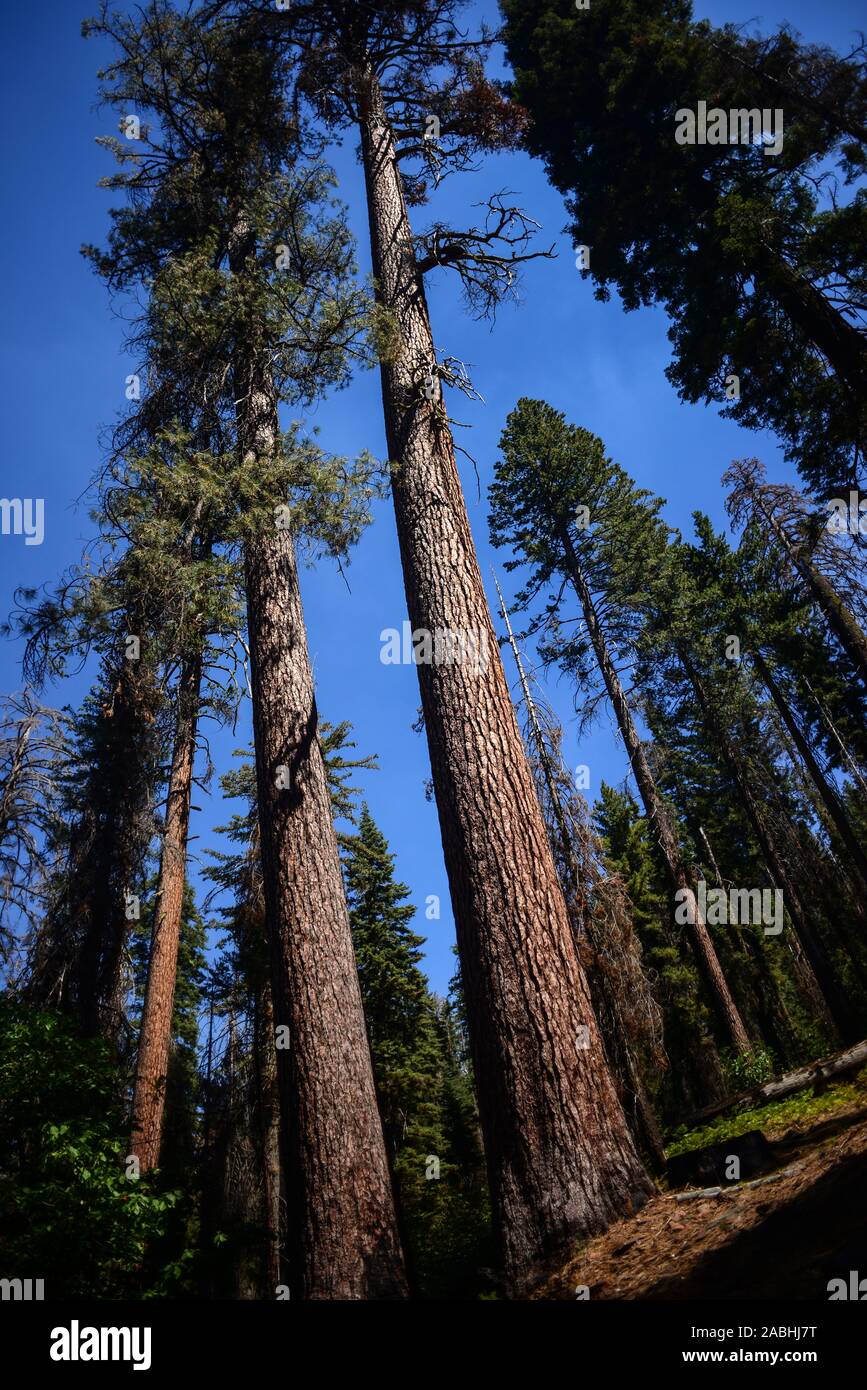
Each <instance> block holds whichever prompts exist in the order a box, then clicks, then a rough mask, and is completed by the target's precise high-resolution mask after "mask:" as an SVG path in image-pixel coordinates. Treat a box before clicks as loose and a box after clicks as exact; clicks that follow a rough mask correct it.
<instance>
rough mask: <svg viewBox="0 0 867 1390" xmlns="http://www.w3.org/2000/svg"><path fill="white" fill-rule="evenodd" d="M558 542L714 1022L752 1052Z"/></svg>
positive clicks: (585, 590)
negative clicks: (682, 903)
mask: <svg viewBox="0 0 867 1390" xmlns="http://www.w3.org/2000/svg"><path fill="white" fill-rule="evenodd" d="M560 540H561V543H562V545H563V548H564V552H565V555H566V566H567V571H568V574H569V578H570V580H571V581H572V586H573V588H574V589H575V593H576V594H577V596H578V602H579V603H580V605H581V610H582V612H583V614H584V621H585V623H586V625H587V631H588V634H589V636H590V641H591V643H592V645H593V651H594V653H595V656H596V661H597V663H598V665H599V669H600V671H601V673H602V679H603V681H604V682H605V689H606V690H607V692H608V698H609V699H610V701H611V705H612V708H613V710H614V716H615V718H616V720H617V726H618V728H619V729H620V733H621V736H622V738H623V744H624V747H625V749H626V756H627V757H628V758H629V765H630V767H631V768H632V774H633V776H634V778H635V781H636V785H637V787H638V793H639V796H640V797H641V801H642V804H643V806H644V810H645V814H646V815H647V819H648V823H649V825H650V829H651V833H652V835H653V837H654V839H655V840H656V843H657V845H658V846H659V850H660V853H661V855H662V860H663V865H664V868H665V874H666V878H667V880H668V887H669V891H670V893H671V894H672V896H673V897H674V895H675V894H677V893H680V894H681V895H683V894H686V895H687V897H688V901H689V905H690V908H691V912H690V914H689V916H690V918H691V921H689V923H688V931H689V939H690V942H691V944H692V947H693V950H694V952H695V956H696V960H697V962H698V966H699V969H700V971H701V974H702V978H703V980H704V982H705V986H706V988H707V991H708V995H709V997H710V1000H711V1002H712V1004H713V1007H714V1011H715V1013H716V1016H717V1019H718V1020H719V1023H720V1025H721V1026H722V1028H723V1029H724V1030H725V1034H726V1037H727V1038H728V1040H729V1042H730V1043H731V1045H732V1047H733V1048H734V1049H735V1051H736V1052H749V1051H750V1047H751V1044H750V1039H749V1035H748V1034H747V1030H746V1028H745V1027H744V1022H743V1019H742V1018H741V1016H740V1012H739V1010H738V1007H737V1004H736V1003H735V1001H734V999H733V997H732V992H731V990H730V989H729V987H728V981H727V980H726V977H725V974H724V972H723V968H722V966H721V965H720V962H719V957H718V955H717V953H716V949H715V947H714V944H713V940H712V939H711V935H710V932H709V931H708V928H707V923H706V922H705V920H704V917H703V915H702V912H701V908H700V907H699V903H698V900H697V898H696V895H695V890H694V886H693V884H692V883H691V882H690V879H689V875H688V874H687V871H686V865H685V864H684V862H683V857H682V855H681V853H680V849H679V847H678V844H677V841H676V839H675V837H674V833H673V831H672V829H671V824H670V822H669V818H668V813H667V811H666V809H665V806H664V805H663V801H662V797H661V796H660V795H659V790H658V788H657V785H656V779H655V778H654V776H653V773H652V772H651V769H650V764H649V763H648V761H647V756H646V754H645V752H644V748H643V746H642V743H641V739H640V738H639V736H638V730H637V729H636V727H635V721H634V720H633V718H632V711H631V710H630V708H629V702H628V700H627V698H626V694H625V692H624V689H623V686H622V684H621V682H620V677H619V676H618V674H617V669H616V667H615V665H614V662H613V661H612V659H611V653H610V652H609V650H608V643H607V642H606V640H605V634H604V632H603V631H602V625H601V623H600V622H599V617H598V614H597V612H596V605H595V604H594V602H593V595H592V593H591V591H590V587H589V585H588V584H587V581H586V579H585V577H584V572H583V570H582V568H581V563H580V561H579V559H578V556H577V554H576V553H575V548H574V546H573V545H572V542H571V539H570V537H569V534H568V531H567V530H566V528H565V527H564V528H562V529H561V531H560Z"/></svg>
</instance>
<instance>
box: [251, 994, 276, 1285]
mask: <svg viewBox="0 0 867 1390" xmlns="http://www.w3.org/2000/svg"><path fill="white" fill-rule="evenodd" d="M253 1045H254V1047H255V1050H256V1053H255V1065H256V1090H257V1097H256V1109H257V1113H258V1119H259V1149H260V1163H261V1169H262V1208H263V1218H264V1223H263V1224H264V1226H265V1232H266V1234H265V1249H264V1253H263V1260H262V1284H263V1289H264V1297H266V1298H274V1297H276V1290H277V1285H278V1284H279V1283H280V1100H279V1092H278V1082H277V1050H276V1047H275V1044H274V1008H273V1005H272V1003H271V986H270V983H269V982H268V981H267V980H263V982H262V986H261V989H260V991H259V994H258V996H257V1000H256V1018H255V1028H254V1043H253Z"/></svg>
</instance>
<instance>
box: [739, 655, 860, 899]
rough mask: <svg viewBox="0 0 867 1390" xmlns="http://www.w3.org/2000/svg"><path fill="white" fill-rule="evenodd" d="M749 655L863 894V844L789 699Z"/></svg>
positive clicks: (760, 659)
mask: <svg viewBox="0 0 867 1390" xmlns="http://www.w3.org/2000/svg"><path fill="white" fill-rule="evenodd" d="M752 658H753V664H754V666H755V668H756V670H757V671H758V673H759V676H760V678H761V680H762V682H763V683H764V685H765V688H766V689H767V692H768V694H769V695H770V697H771V699H772V700H773V702H774V704H775V705H776V707H777V710H778V711H779V715H780V718H781V719H782V721H783V724H784V725H785V727H786V729H787V730H788V733H789V735H790V737H791V739H792V742H793V743H794V745H795V747H796V748H797V750H798V753H799V754H800V757H801V760H802V761H803V763H804V766H805V767H806V769H807V771H808V773H809V774H810V778H811V780H812V783H813V786H814V787H815V789H816V791H817V792H818V793H819V796H820V798H821V801H822V804H823V806H824V807H825V810H826V811H827V813H828V816H829V818H830V820H831V822H832V824H833V827H834V829H835V830H836V832H837V834H838V835H839V836H840V839H841V841H842V842H843V844H844V845H845V846H846V849H847V850H848V852H849V857H850V859H851V862H852V868H853V870H854V872H855V875H856V879H857V886H858V889H859V891H860V893H861V895H862V896H863V895H864V894H867V854H865V852H864V849H863V846H862V845H861V842H860V841H859V839H858V837H857V835H856V834H855V831H854V830H853V828H852V823H851V821H850V820H849V817H848V816H847V815H846V811H845V809H844V807H843V805H842V803H841V801H840V798H839V797H838V796H837V793H836V791H835V790H834V788H833V787H832V786H831V784H830V783H829V782H828V779H827V778H826V776H825V774H824V772H823V771H822V769H821V767H820V766H819V763H818V761H817V760H816V757H815V756H814V754H813V750H812V748H811V747H810V745H809V743H808V742H807V740H806V739H805V738H804V735H803V733H802V732H801V728H800V726H799V724H798V721H797V720H796V718H795V716H794V714H793V713H792V710H791V708H790V706H789V702H788V700H787V699H786V697H785V695H784V694H783V692H782V690H781V689H780V687H779V685H778V684H777V682H776V680H775V679H774V676H773V673H772V672H771V669H770V667H769V666H768V664H767V662H766V661H765V659H764V657H763V656H762V654H761V652H760V651H758V650H756V651H754V652H753V653H752Z"/></svg>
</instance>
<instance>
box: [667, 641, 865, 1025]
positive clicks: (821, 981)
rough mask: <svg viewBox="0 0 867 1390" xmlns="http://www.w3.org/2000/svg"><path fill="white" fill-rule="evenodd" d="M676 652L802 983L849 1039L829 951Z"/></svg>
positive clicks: (848, 1014) (689, 669)
mask: <svg viewBox="0 0 867 1390" xmlns="http://www.w3.org/2000/svg"><path fill="white" fill-rule="evenodd" d="M678 656H679V658H680V661H681V664H682V666H683V668H684V670H685V671H686V673H687V675H688V676H689V679H690V683H691V684H692V687H693V690H694V691H695V693H696V697H697V699H698V703H699V706H700V708H701V710H702V713H703V715H704V719H705V723H706V725H707V728H708V731H709V732H710V733H711V734H712V736H713V737H714V739H715V741H716V743H717V746H718V748H719V749H720V752H721V753H722V755H723V758H724V760H725V763H726V765H727V767H728V769H729V771H730V773H731V776H732V780H733V781H734V783H735V786H736V787H737V789H738V795H739V796H740V799H741V803H742V805H743V807H744V810H745V811H746V813H747V817H748V819H749V821H750V824H751V825H752V827H753V830H754V832H755V836H756V839H757V840H758V843H759V848H760V849H761V852H762V857H763V859H764V861H765V864H766V865H767V868H768V872H769V873H770V876H771V879H772V881H773V883H774V884H775V886H776V887H777V888H779V889H780V890H781V891H782V894H783V904H784V907H785V910H786V911H787V912H788V914H789V918H790V920H791V923H792V926H793V927H794V929H795V935H796V937H797V938H798V942H799V943H800V946H801V947H802V949H803V955H804V956H805V957H806V961H805V962H802V973H803V976H804V983H805V984H806V985H807V986H808V988H809V989H810V992H811V993H812V994H813V997H814V999H815V1000H816V1002H817V1004H818V1005H819V1007H820V1009H821V1010H822V1012H823V1013H824V1015H825V1017H826V1018H827V1019H828V1021H829V1022H830V1024H831V1027H832V1029H834V1030H837V1031H839V1033H840V1036H841V1037H842V1038H843V1041H844V1042H851V1041H853V1040H854V1039H855V1038H856V1037H858V1036H859V1035H860V1029H859V1023H858V1020H857V1017H856V1015H855V1013H854V1011H853V1010H852V1007H851V1005H850V1004H849V1001H848V999H847V998H846V995H845V992H844V991H843V989H842V987H841V985H840V982H839V981H838V979H837V977H836V974H835V972H834V969H833V966H832V964H831V961H830V960H829V958H828V954H827V952H826V950H825V948H824V946H823V944H822V942H821V940H820V939H819V937H818V935H817V933H816V931H815V930H814V928H813V926H812V923H811V922H810V919H809V916H808V914H807V912H806V910H805V908H804V904H803V902H802V900H801V897H800V894H799V893H798V892H797V890H796V888H795V885H794V883H793V881H792V879H791V877H790V875H789V872H788V870H787V868H786V865H785V862H784V860H783V857H782V855H781V854H780V852H779V850H778V848H777V844H776V841H775V839H774V836H773V835H772V834H771V831H770V830H769V828H768V826H767V824H766V822H765V818H764V816H763V815H762V813H761V811H760V809H759V804H758V801H757V800H756V797H755V795H754V793H753V789H752V787H751V785H750V779H749V777H748V776H747V774H746V773H745V771H744V768H743V765H742V762H741V759H740V757H739V756H738V754H737V752H736V751H735V747H734V744H733V742H732V740H731V738H730V737H729V735H728V734H727V733H726V731H725V730H724V728H723V727H722V725H721V723H720V721H719V719H718V718H717V716H716V714H715V712H714V709H713V707H712V705H711V702H710V699H709V697H708V695H707V691H706V690H705V686H704V682H703V681H702V679H701V677H700V676H699V674H698V672H697V671H696V669H695V667H694V665H693V663H692V662H691V661H690V659H689V658H688V657H687V656H686V654H685V653H684V652H683V651H682V650H681V651H679V652H678ZM805 964H808V967H809V968H808V969H807V970H806V971H804V970H803V965H805Z"/></svg>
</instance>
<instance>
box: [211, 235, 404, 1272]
mask: <svg viewBox="0 0 867 1390" xmlns="http://www.w3.org/2000/svg"><path fill="white" fill-rule="evenodd" d="M251 253H252V248H251V246H250V239H249V238H248V237H247V236H246V234H244V233H243V232H242V233H241V235H240V237H239V240H238V242H237V243H236V246H235V248H234V251H233V254H232V257H231V264H232V269H233V271H235V273H241V274H242V273H243V270H244V263H245V260H246V257H247V255H248V254H251ZM253 342H255V339H253ZM234 373H235V399H236V401H237V412H238V443H239V448H240V451H241V454H242V457H244V459H245V461H246V462H248V463H252V462H253V461H254V460H255V458H256V457H257V456H269V455H270V454H272V453H273V451H274V450H275V449H276V448H278V447H280V444H279V439H280V436H279V422H278V418H277V400H276V397H275V394H274V388H273V383H272V381H271V380H270V376H269V373H268V370H267V366H266V365H265V357H264V354H263V352H262V351H261V350H252V349H251V350H249V351H247V352H246V353H245V351H244V349H243V348H242V349H241V350H240V351H238V352H236V356H235V362H234ZM244 562H245V573H246V593H247V622H248V629H249V643H250V668H251V684H252V692H253V731H254V739H255V747H256V782H257V790H258V802H259V826H260V835H261V851H262V875H263V886H264V895H265V909H266V919H267V924H268V932H269V947H270V953H271V972H272V990H273V1002H274V1021H275V1025H276V1027H277V1028H278V1029H281V1028H283V1029H288V1046H286V1047H281V1048H280V1049H279V1050H278V1074H279V1083H280V1095H281V1131H282V1143H283V1152H284V1169H285V1172H286V1180H287V1192H288V1194H289V1200H290V1210H289V1213H288V1229H289V1239H290V1288H291V1292H292V1293H293V1294H294V1295H295V1296H296V1297H300V1298H304V1299H389V1298H403V1297H405V1296H406V1293H407V1285H406V1276H405V1272H404V1264H403V1256H402V1253H401V1248H400V1240H399V1236H398V1230H397V1222H396V1217H395V1210H394V1198H393V1193H392V1185H391V1176H390V1173H389V1168H388V1161H387V1158H386V1151H385V1144H384V1141H383V1136H382V1124H381V1121H380V1117H379V1111H378V1108H377V1102H376V1093H375V1090H374V1084H373V1071H372V1067H371V1061H370V1051H369V1048H368V1043H367V1033H366V1030H365V1025H364V1014H363V1011H362V1005H361V993H360V989H359V984H358V972H357V970H356V966H355V955H354V952H353V946H352V932H351V929H350V925H349V916H348V913H347V910H346V899H345V895H344V887H343V876H342V873H341V867H340V858H339V854H338V848H337V837H336V834H335V830H334V824H333V821H332V818H331V801H330V797H329V793H328V785H327V782H326V777H325V768H324V764H323V760H322V753H321V750H320V747H319V739H318V734H317V728H318V715H317V710H316V701H315V698H314V693H313V676H312V672H311V669H310V659H309V656H308V651H307V634H306V630H305V626H304V616H303V612H302V607H301V594H300V590H299V587H298V571H297V565H296V558H295V546H294V542H293V539H292V536H291V535H290V533H289V532H288V531H286V530H280V529H278V528H277V526H276V523H275V526H274V530H273V532H271V533H270V534H258V535H256V536H254V537H252V538H251V539H249V540H248V541H247V543H246V546H245V555H244Z"/></svg>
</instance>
